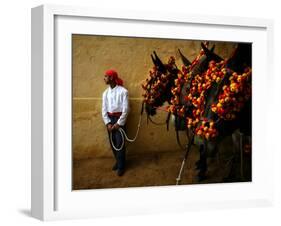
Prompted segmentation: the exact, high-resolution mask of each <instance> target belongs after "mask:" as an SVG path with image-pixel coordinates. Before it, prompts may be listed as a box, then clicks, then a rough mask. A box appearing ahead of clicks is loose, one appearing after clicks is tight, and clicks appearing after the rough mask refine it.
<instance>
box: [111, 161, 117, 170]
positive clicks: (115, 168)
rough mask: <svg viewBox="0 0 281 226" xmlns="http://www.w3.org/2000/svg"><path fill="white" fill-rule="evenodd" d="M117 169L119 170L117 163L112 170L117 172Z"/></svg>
mask: <svg viewBox="0 0 281 226" xmlns="http://www.w3.org/2000/svg"><path fill="white" fill-rule="evenodd" d="M117 168H118V166H117V163H115V164H114V166H112V170H113V171H115V170H117Z"/></svg>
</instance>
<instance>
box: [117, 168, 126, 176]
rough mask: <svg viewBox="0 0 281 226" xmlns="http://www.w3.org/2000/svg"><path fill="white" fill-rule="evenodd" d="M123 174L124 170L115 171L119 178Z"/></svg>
mask: <svg viewBox="0 0 281 226" xmlns="http://www.w3.org/2000/svg"><path fill="white" fill-rule="evenodd" d="M124 172H125V170H124V169H118V170H117V175H118V176H119V177H121V176H122V175H123V174H124Z"/></svg>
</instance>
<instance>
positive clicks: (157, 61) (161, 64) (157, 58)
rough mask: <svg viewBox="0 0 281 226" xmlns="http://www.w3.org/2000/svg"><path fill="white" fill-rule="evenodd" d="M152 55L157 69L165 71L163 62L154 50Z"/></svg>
mask: <svg viewBox="0 0 281 226" xmlns="http://www.w3.org/2000/svg"><path fill="white" fill-rule="evenodd" d="M153 53H154V56H155V62H156V66H158V67H159V70H160V71H161V72H163V73H166V71H167V70H166V67H165V66H164V64H163V63H162V61H161V60H160V58H159V57H158V56H157V53H156V52H155V51H153Z"/></svg>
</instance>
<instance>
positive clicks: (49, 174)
mask: <svg viewBox="0 0 281 226" xmlns="http://www.w3.org/2000/svg"><path fill="white" fill-rule="evenodd" d="M115 25H116V26H115ZM119 26H120V27H119ZM89 28H91V29H90V30H89ZM108 28H110V29H108ZM120 28H122V29H120ZM131 28H135V29H131ZM152 28H153V29H152ZM155 28H157V29H158V31H157V33H153V32H155ZM179 28H180V29H179ZM152 30H154V31H152ZM180 30H184V31H183V32H181V31H180ZM72 33H79V34H83V33H86V34H103V35H120V36H134V37H135V36H137V37H138V36H142V37H151V36H153V37H159V38H161V37H163V38H166V37H169V38H170V37H172V38H175V37H176V38H186V39H198V40H202V39H204V40H224V41H249V42H252V43H253V74H254V76H253V77H254V78H253V153H254V154H253V181H252V182H249V183H234V184H205V185H181V186H164V187H153V188H152V187H147V188H128V189H127V188H126V189H125V188H124V189H107V190H103V189H101V190H98V191H97V190H89V191H72V190H71V189H72V188H71V183H70V182H71V168H70V166H71V145H69V144H70V143H71V142H70V140H69V139H71V136H70V134H71V120H69V119H70V115H71V104H70V102H69V94H70V93H71V76H69V75H71V65H70V63H71V51H70V43H69V35H70V34H72ZM187 36H188V37H187ZM272 45H273V22H272V21H271V20H265V19H254V18H238V17H221V16H220V17H215V16H199V15H189V14H186V15H183V14H175V13H171V12H169V13H167V12H163V13H161V14H160V13H153V12H132V11H130V12H129V11H116V10H114V9H107V10H106V11H105V10H101V9H97V8H93V9H92V8H79V7H70V6H56V5H43V6H39V7H36V8H33V9H32V127H31V128H32V133H31V135H32V186H31V188H32V191H31V192H32V200H31V214H32V216H33V217H36V218H38V219H41V220H56V219H70V218H89V217H97V216H117V215H130V214H145V213H158V212H176V211H186V210H196V209H212V208H229V207H231V208H233V207H254V206H265V205H271V204H272V202H273V179H272V178H270V177H268V175H270V172H272V170H273V164H272V163H273V157H272V156H273V150H270V149H269V148H268V147H269V146H268V145H269V144H268V142H267V140H266V139H263V137H262V136H263V135H264V133H261V131H267V126H266V119H268V115H267V113H268V112H267V111H266V110H265V109H266V108H265V109H263V108H264V105H263V106H261V105H260V104H259V103H261V102H265V100H266V97H267V96H269V95H270V93H271V92H272V91H271V88H270V87H271V86H272V84H273V78H272V75H273V73H272V68H273V65H272V61H270V59H272V58H273V46H272ZM60 54H63V55H60ZM62 59H64V60H62ZM57 75H64V76H57ZM260 90H264V91H265V92H259V91H260ZM262 93H266V95H262ZM268 104H270V103H268ZM62 115H65V116H66V117H62ZM264 119H265V120H264ZM258 121H259V122H260V123H259V124H257V123H255V122H258ZM62 127H63V128H64V130H63V131H61V129H60V128H62ZM262 152H263V153H264V152H266V155H262ZM62 158H63V159H64V161H62ZM63 178H66V179H65V180H63ZM210 194H211V195H210ZM120 197H122V199H121V198H120ZM112 202H119V203H120V205H119V206H118V208H117V207H115V206H113V205H111V203H112Z"/></svg>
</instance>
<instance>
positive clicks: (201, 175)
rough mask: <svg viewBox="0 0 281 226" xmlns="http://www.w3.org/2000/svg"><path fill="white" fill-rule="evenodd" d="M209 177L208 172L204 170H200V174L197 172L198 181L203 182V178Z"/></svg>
mask: <svg viewBox="0 0 281 226" xmlns="http://www.w3.org/2000/svg"><path fill="white" fill-rule="evenodd" d="M206 178H207V176H206V172H205V171H204V172H203V171H200V172H199V173H198V174H197V181H198V182H201V181H203V180H205V179H206Z"/></svg>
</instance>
